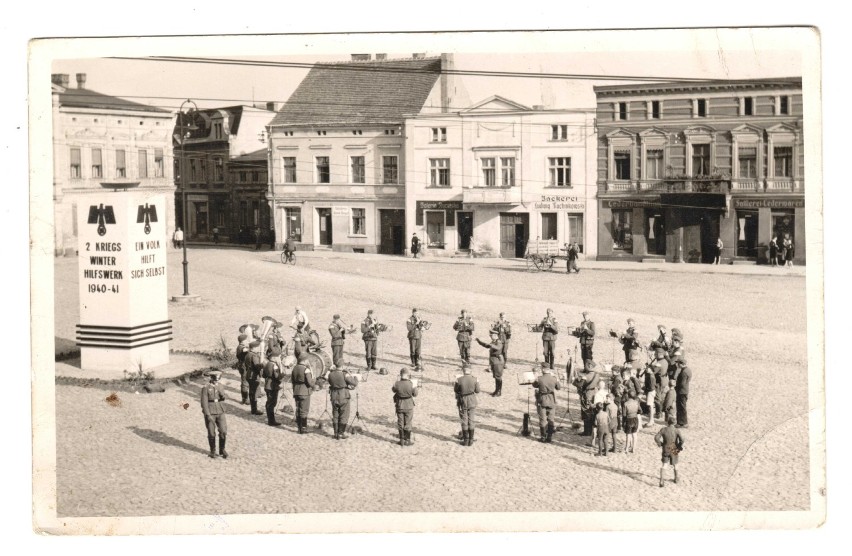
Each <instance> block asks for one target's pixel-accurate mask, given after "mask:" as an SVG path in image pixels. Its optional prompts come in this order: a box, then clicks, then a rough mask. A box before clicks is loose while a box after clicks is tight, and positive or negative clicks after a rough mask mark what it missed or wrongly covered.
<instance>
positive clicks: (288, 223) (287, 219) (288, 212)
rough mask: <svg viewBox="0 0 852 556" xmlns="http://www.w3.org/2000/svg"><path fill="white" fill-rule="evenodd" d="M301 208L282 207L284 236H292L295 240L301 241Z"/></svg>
mask: <svg viewBox="0 0 852 556" xmlns="http://www.w3.org/2000/svg"><path fill="white" fill-rule="evenodd" d="M301 222H302V209H300V208H286V209H284V233H285V234H286V235H285V238H286V237H291V236H292V237H294V238H295V240H296V241H302V224H301Z"/></svg>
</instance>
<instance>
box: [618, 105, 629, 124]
mask: <svg viewBox="0 0 852 556" xmlns="http://www.w3.org/2000/svg"><path fill="white" fill-rule="evenodd" d="M618 119H619V120H626V119H627V103H626V102H619V103H618Z"/></svg>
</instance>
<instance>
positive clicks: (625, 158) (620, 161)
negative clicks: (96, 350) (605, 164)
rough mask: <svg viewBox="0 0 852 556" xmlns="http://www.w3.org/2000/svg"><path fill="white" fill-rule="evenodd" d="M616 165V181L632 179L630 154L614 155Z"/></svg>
mask: <svg viewBox="0 0 852 556" xmlns="http://www.w3.org/2000/svg"><path fill="white" fill-rule="evenodd" d="M613 162H614V164H615V179H617V180H629V179H630V153H629V152H619V153H615V154H614V155H613Z"/></svg>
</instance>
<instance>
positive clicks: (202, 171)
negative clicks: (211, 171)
mask: <svg viewBox="0 0 852 556" xmlns="http://www.w3.org/2000/svg"><path fill="white" fill-rule="evenodd" d="M198 162H199V176H198V177H199V178H200V181H207V159H206V158H201V159H199V161H198Z"/></svg>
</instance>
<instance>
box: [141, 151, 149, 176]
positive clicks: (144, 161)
mask: <svg viewBox="0 0 852 556" xmlns="http://www.w3.org/2000/svg"><path fill="white" fill-rule="evenodd" d="M139 177H140V178H147V177H148V151H146V150H145V149H139Z"/></svg>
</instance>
